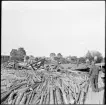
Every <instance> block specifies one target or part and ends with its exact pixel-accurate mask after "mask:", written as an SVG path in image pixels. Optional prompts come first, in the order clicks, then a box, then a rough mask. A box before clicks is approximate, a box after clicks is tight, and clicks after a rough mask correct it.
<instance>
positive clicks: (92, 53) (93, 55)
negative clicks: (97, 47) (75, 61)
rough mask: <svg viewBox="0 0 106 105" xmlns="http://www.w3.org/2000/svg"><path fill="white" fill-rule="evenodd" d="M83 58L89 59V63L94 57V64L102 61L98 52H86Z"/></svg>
mask: <svg viewBox="0 0 106 105" xmlns="http://www.w3.org/2000/svg"><path fill="white" fill-rule="evenodd" d="M85 57H86V59H89V60H90V62H91V61H93V60H94V58H96V57H97V58H96V63H100V62H101V61H102V60H103V57H102V54H101V53H100V52H99V51H88V52H87V54H86V56H85Z"/></svg>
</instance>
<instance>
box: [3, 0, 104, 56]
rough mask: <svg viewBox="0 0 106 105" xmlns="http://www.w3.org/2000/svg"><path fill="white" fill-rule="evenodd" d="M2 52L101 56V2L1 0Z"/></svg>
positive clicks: (102, 14) (102, 39) (102, 12)
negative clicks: (97, 52)
mask: <svg viewBox="0 0 106 105" xmlns="http://www.w3.org/2000/svg"><path fill="white" fill-rule="evenodd" d="M1 41H2V46H1V47H2V54H3V55H4V54H5V55H9V53H10V51H11V50H12V49H17V48H19V47H24V49H25V50H26V52H27V55H34V56H49V54H50V53H51V52H54V53H56V54H57V53H62V55H63V56H68V55H72V56H78V57H80V56H84V55H85V54H86V53H87V51H88V50H97V51H99V52H101V53H102V54H103V56H104V55H105V1H2V40H1Z"/></svg>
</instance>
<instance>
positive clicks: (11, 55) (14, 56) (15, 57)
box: [10, 49, 18, 61]
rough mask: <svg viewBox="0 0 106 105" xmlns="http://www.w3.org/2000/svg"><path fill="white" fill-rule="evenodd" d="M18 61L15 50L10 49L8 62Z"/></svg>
mask: <svg viewBox="0 0 106 105" xmlns="http://www.w3.org/2000/svg"><path fill="white" fill-rule="evenodd" d="M17 59H18V51H17V49H12V50H11V52H10V60H13V61H16V60H17Z"/></svg>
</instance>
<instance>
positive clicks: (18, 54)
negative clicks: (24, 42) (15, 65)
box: [10, 47, 26, 61]
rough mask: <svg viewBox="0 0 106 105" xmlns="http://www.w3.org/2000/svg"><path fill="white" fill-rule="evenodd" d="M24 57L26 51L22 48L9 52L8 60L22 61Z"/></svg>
mask: <svg viewBox="0 0 106 105" xmlns="http://www.w3.org/2000/svg"><path fill="white" fill-rule="evenodd" d="M25 55H26V51H25V50H24V48H22V47H20V48H18V50H17V49H12V50H11V52H10V60H13V61H24V57H25Z"/></svg>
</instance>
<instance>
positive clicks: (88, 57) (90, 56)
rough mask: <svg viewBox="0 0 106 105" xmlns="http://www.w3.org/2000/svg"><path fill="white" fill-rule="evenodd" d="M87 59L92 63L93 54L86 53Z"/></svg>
mask: <svg viewBox="0 0 106 105" xmlns="http://www.w3.org/2000/svg"><path fill="white" fill-rule="evenodd" d="M85 58H86V59H89V61H90V62H91V61H92V60H93V59H94V58H93V56H92V55H91V52H90V51H88V52H87V53H86V55H85Z"/></svg>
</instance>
